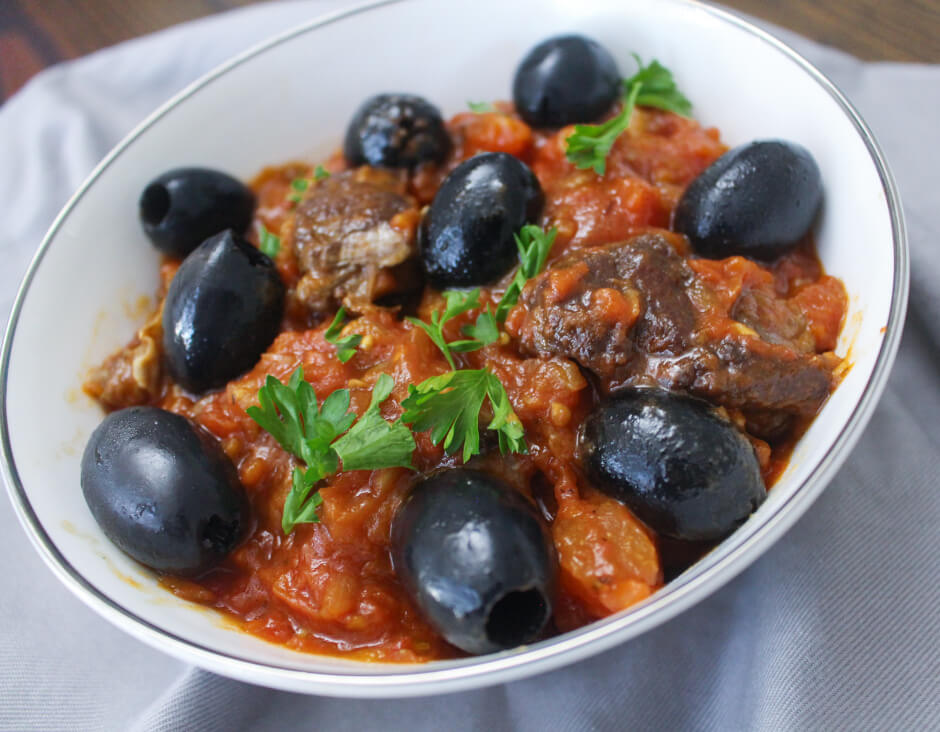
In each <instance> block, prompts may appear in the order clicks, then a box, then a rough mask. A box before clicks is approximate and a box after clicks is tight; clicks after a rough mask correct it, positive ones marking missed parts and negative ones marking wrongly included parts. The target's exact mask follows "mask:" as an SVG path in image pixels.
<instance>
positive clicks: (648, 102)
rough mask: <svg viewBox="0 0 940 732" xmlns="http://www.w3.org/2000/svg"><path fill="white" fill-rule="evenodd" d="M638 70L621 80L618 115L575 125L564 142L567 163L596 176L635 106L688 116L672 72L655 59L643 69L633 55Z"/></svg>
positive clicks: (688, 107) (688, 106) (687, 104)
mask: <svg viewBox="0 0 940 732" xmlns="http://www.w3.org/2000/svg"><path fill="white" fill-rule="evenodd" d="M633 58H634V59H636V62H637V65H638V66H639V67H640V68H639V70H638V71H637V72H636V73H635V74H634V75H633V76H631V77H630V78H629V79H624V80H623V82H622V84H623V108H622V109H621V110H620V114H618V115H617V116H616V117H613V118H612V119H609V120H607V121H606V122H604V123H602V124H599V125H575V126H574V132H573V133H572V134H571V135H570V136H569V137H568V138H567V139H566V140H565V142H566V143H567V150H566V152H565V154H566V156H567V157H568V160H570V161H571V162H572V163H574V165H575V166H576V167H578V168H580V169H582V170H587V169H588V168H593V169H594V172H595V173H597V174H598V175H603V174H604V171H605V170H606V169H607V155H608V153H610V149H611V147H613V144H614V141H616V139H617V138H618V137H619V136H620V135H621V134H622V133H623V132H624V131H625V130H626V129H627V128H628V127H629V126H630V117H631V116H632V115H633V108H634V106H636V105H637V104H638V105H640V106H641V107H657V108H658V109H665V110H667V111H670V112H675V113H676V114H681V115H683V116H686V117H687V116H688V115H689V113H690V112H691V111H692V104H691V102H689V100H688V99H686V97H685V96H684V95H683V94H682V92H680V91H679V89H678V87H677V86H676V81H675V79H674V78H673V76H672V72H671V71H669V69H667V68H666V67H665V66H663V65H662V64H660V63H659V61H656V60H655V59H654V60H653V61H652V62H650V65H649V66H643V62H642V61H641V60H640V57H639V56H637V55H636V54H633Z"/></svg>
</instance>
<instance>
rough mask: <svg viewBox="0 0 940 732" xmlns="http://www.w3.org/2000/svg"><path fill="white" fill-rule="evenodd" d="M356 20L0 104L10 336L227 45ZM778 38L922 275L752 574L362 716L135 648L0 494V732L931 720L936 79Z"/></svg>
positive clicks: (112, 63) (129, 51) (938, 570)
mask: <svg viewBox="0 0 940 732" xmlns="http://www.w3.org/2000/svg"><path fill="white" fill-rule="evenodd" d="M346 6H347V3H344V2H341V1H336V0H330V1H324V0H308V1H306V2H283V3H265V4H262V5H258V6H253V7H251V8H249V9H246V10H242V11H237V12H232V13H227V14H224V15H221V16H215V17H212V18H210V19H206V20H202V21H198V22H195V23H190V24H187V25H184V26H179V27H176V28H172V29H170V30H167V31H164V32H161V33H157V34H155V35H152V36H148V37H146V38H142V39H138V40H135V41H132V42H129V43H125V44H121V45H120V46H116V47H114V48H111V49H107V50H105V51H101V52H99V53H96V54H94V55H92V56H89V57H87V58H84V59H81V60H79V61H76V62H73V63H69V64H63V65H60V66H57V67H54V68H52V69H49V70H47V71H46V72H44V73H42V74H40V75H39V76H38V77H36V78H35V79H34V80H33V81H31V82H30V83H29V84H28V85H27V86H26V88H24V89H23V90H22V91H21V92H20V93H19V94H17V95H16V96H14V97H13V98H12V99H11V100H9V101H8V102H7V103H6V104H5V105H4V106H3V107H2V108H0V160H2V161H3V169H4V171H5V175H4V176H3V177H2V178H0V221H2V222H3V224H2V226H0V256H2V258H3V262H4V266H3V267H2V268H0V322H2V323H5V322H6V318H7V316H8V313H9V310H10V305H11V303H12V300H13V298H14V296H15V292H16V288H17V285H18V282H19V279H20V278H21V277H22V274H23V272H24V271H25V269H26V266H27V263H28V261H29V259H30V257H31V256H32V255H33V253H34V252H35V250H36V247H37V246H38V244H39V242H40V241H41V239H42V236H43V234H44V232H45V231H46V229H47V228H48V226H49V225H50V223H51V222H52V219H53V217H54V216H55V214H56V212H57V211H58V210H59V209H60V208H61V207H62V205H63V204H64V203H65V201H66V200H67V198H68V196H70V195H71V194H72V192H73V191H74V190H75V189H76V188H77V187H78V186H79V184H80V183H81V182H82V180H83V179H84V178H85V176H86V175H87V174H88V173H89V172H90V170H91V169H92V168H93V166H94V165H95V164H96V163H97V162H98V161H99V160H100V159H101V158H102V157H103V156H104V155H105V154H106V153H107V151H108V150H109V149H110V148H111V147H112V146H113V145H114V144H115V143H117V142H118V140H119V139H120V138H121V137H122V136H123V135H124V134H126V133H127V132H128V131H129V130H130V129H131V128H132V127H133V126H134V125H135V124H136V123H137V122H139V121H140V120H141V119H142V118H143V117H144V116H146V114H148V113H149V112H150V111H152V110H153V109H154V108H155V107H157V106H158V105H159V104H161V103H162V102H164V101H165V100H166V99H168V98H169V97H170V96H171V95H172V94H174V93H175V92H176V91H178V90H179V89H180V88H182V87H183V86H185V85H186V84H187V83H188V82H190V81H192V80H194V79H195V78H197V77H198V76H200V75H201V74H203V73H204V72H205V71H207V70H209V69H210V68H212V67H213V66H215V65H216V64H218V63H219V62H221V61H223V60H225V59H226V58H228V57H230V56H232V55H234V54H235V53H238V52H240V51H242V50H244V49H245V48H247V47H249V46H250V45H252V44H254V43H256V42H258V41H261V40H263V39H264V38H266V37H267V36H270V35H272V34H273V33H276V32H278V31H281V30H284V29H287V28H289V27H290V26H292V25H295V24H297V23H300V22H302V21H304V20H307V19H309V18H311V17H312V16H315V15H318V14H320V13H323V12H329V11H333V10H335V9H337V8H342V7H346ZM774 32H776V33H777V34H778V35H780V36H782V37H783V38H784V40H786V41H787V42H788V43H790V44H791V45H792V46H794V47H795V48H796V49H797V50H798V51H799V52H801V53H802V54H804V55H805V56H806V57H807V58H808V59H809V60H810V61H812V62H813V63H814V64H816V65H817V66H818V67H819V68H820V69H822V71H823V72H824V73H826V74H827V75H828V76H829V77H830V78H831V79H833V81H835V83H836V84H837V85H838V86H839V87H840V88H841V89H842V90H843V91H844V92H845V93H846V94H847V96H848V97H849V98H850V99H851V100H852V101H853V102H854V103H855V104H856V105H857V107H858V108H859V110H860V111H861V113H862V115H863V116H864V117H865V118H866V120H867V121H868V122H869V124H870V125H871V126H872V128H873V129H874V131H875V134H876V136H877V137H878V139H879V141H880V142H881V144H882V146H883V148H884V150H885V152H886V154H887V158H888V160H889V162H890V164H891V165H892V167H893V169H894V173H895V175H896V177H897V180H898V183H899V186H900V189H901V194H902V197H903V201H904V209H905V214H906V217H907V223H908V227H909V234H910V244H911V250H912V251H911V255H912V283H911V303H910V310H909V316H908V320H907V326H906V333H905V336H904V340H903V342H902V346H901V351H900V355H899V357H898V362H897V365H896V367H895V370H894V373H893V375H892V378H891V380H890V383H889V385H888V388H887V391H886V393H885V396H884V398H883V400H882V402H881V404H880V405H879V407H878V409H877V411H876V413H875V415H874V417H873V419H872V421H871V424H870V426H869V427H868V429H867V431H866V433H865V434H864V436H863V437H862V439H861V441H860V442H859V444H858V446H857V447H856V449H855V451H854V453H853V454H852V455H851V456H850V458H849V460H848V461H847V463H846V465H845V467H844V468H843V469H842V470H841V472H840V473H839V474H838V476H837V477H836V479H835V480H834V481H833V483H832V484H831V485H830V486H829V488H828V489H827V490H826V492H825V493H824V494H823V496H822V497H821V498H820V499H819V501H818V502H817V503H816V504H815V505H814V506H813V508H812V509H811V510H810V511H809V512H808V513H807V515H805V516H804V517H803V518H802V519H801V520H800V521H799V522H798V523H797V524H796V526H795V527H794V528H793V529H791V530H790V532H789V533H788V534H786V536H784V537H783V538H782V539H781V540H780V541H779V542H778V543H777V544H776V545H775V546H774V547H773V548H772V549H770V550H769V551H768V552H767V553H766V554H765V555H764V556H763V557H762V558H761V559H759V560H758V561H757V562H756V563H755V564H754V565H752V566H751V567H750V568H749V569H748V570H747V571H745V572H744V573H743V574H742V575H740V576H739V577H738V578H737V579H735V580H734V581H732V582H731V583H729V584H728V585H727V586H725V587H724V588H722V589H721V590H720V591H718V592H717V593H715V594H714V595H713V596H711V597H710V598H708V599H707V600H705V601H704V602H702V603H700V604H698V605H697V606H695V607H694V608H692V609H691V610H688V611H686V612H685V613H683V614H682V615H680V616H678V617H677V618H675V619H673V620H672V621H670V622H668V623H666V624H665V625H663V626H661V627H659V628H656V629H655V630H653V631H651V632H648V633H646V634H645V635H643V636H641V637H639V638H637V639H635V640H633V641H631V642H629V643H626V644H624V645H622V646H620V647H618V648H615V649H614V650H611V651H608V652H607V653H605V654H602V655H600V656H598V657H595V658H592V659H589V660H586V661H583V662H581V663H578V664H575V665H573V666H570V667H567V668H564V669H561V670H558V671H555V672H552V673H548V674H544V675H542V676H538V677H535V678H531V679H527V680H524V681H519V682H515V683H511V684H507V685H503V686H496V687H491V688H486V689H481V690H477V691H472V692H466V693H460V694H452V695H448V696H443V697H427V698H418V699H406V700H394V701H381V700H380V701H352V700H344V699H331V698H324V697H314V696H303V695H298V694H290V693H286V692H278V691H272V690H269V689H264V688H261V687H255V686H251V685H249V684H244V683H240V682H236V681H231V680H228V679H225V678H222V677H219V676H215V675H213V674H210V673H207V672H204V671H200V670H198V669H194V668H190V667H187V666H185V665H184V664H182V663H180V662H178V661H176V660H174V659H172V658H171V657H169V656H166V655H163V654H161V653H160V652H158V651H155V650H153V649H151V648H149V647H146V646H144V645H142V644H140V643H139V642H137V641H136V640H134V639H132V638H131V637H129V636H127V635H125V634H124V633H122V632H120V631H118V630H116V629H115V628H113V627H112V626H110V625H109V624H108V623H107V622H106V621H105V620H103V619H101V618H99V617H98V616H97V615H95V614H94V613H93V612H92V611H90V610H89V609H87V608H86V607H84V606H83V605H82V604H81V603H80V602H79V601H78V600H77V599H76V598H74V597H73V596H71V595H70V594H69V592H68V591H67V590H66V589H65V588H64V587H63V586H61V585H60V584H59V583H58V582H57V581H56V579H55V578H54V577H53V575H52V574H51V572H49V570H48V569H47V568H45V567H44V566H43V565H42V562H41V560H40V559H39V557H38V555H37V554H36V552H35V551H34V550H33V549H32V547H31V546H30V545H29V540H28V539H27V537H26V534H25V532H24V531H22V529H21V528H20V527H19V526H18V525H17V521H16V519H15V517H14V515H13V511H12V508H11V506H10V504H9V501H6V500H0V575H2V577H3V578H4V590H3V593H2V596H0V729H3V730H49V729H70V730H85V729H89V730H91V729H109V730H110V729H129V728H134V729H140V730H171V729H187V730H189V729H192V730H226V731H228V732H230V731H232V730H239V729H246V730H247V729H252V730H277V731H278V732H281V731H283V730H286V729H295V728H297V729H300V728H303V729H307V728H318V729H326V730H331V731H333V732H338V731H339V730H347V729H348V730H363V729H382V730H386V731H387V732H391V731H392V730H399V729H400V730H408V731H409V732H417V731H418V730H425V729H426V730H441V729H447V730H474V729H488V730H499V729H518V730H533V731H534V730H539V731H540V730H548V729H551V730H569V729H570V730H584V729H592V730H620V729H670V730H674V729H696V730H699V729H700V730H731V729H768V730H769V729H773V730H790V729H792V730H807V729H842V728H850V729H927V728H934V729H936V728H940V632H938V627H940V584H938V582H937V579H938V577H940V531H938V526H940V491H938V490H937V476H938V475H940V444H938V443H940V418H938V415H940V388H938V386H940V378H938V376H940V374H938V372H940V295H938V292H940V290H938V289H937V287H936V285H935V283H936V282H938V281H940V248H938V246H937V241H938V240H940V222H938V218H937V211H938V210H940V194H938V191H940V188H938V186H937V182H936V171H937V170H938V169H940V139H938V138H940V135H938V129H940V66H918V65H911V64H887V63H879V64H874V63H862V62H860V61H858V60H856V59H854V58H852V57H850V56H848V55H846V54H844V53H840V52H837V51H834V50H832V49H828V48H824V47H821V46H819V45H817V44H814V43H811V42H809V41H807V40H805V39H802V38H799V37H797V36H794V35H792V34H789V33H785V32H782V31H776V30H775V31H774ZM859 254H860V256H863V255H864V253H863V252H860V253H859Z"/></svg>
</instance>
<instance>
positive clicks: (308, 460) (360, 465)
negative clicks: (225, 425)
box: [246, 368, 415, 534]
mask: <svg viewBox="0 0 940 732" xmlns="http://www.w3.org/2000/svg"><path fill="white" fill-rule="evenodd" d="M393 387H394V381H393V380H392V377H391V376H389V375H388V374H382V375H381V376H379V378H378V381H376V384H375V386H374V387H373V389H372V400H371V403H370V404H369V408H368V409H366V411H365V412H364V413H363V414H362V416H361V417H359V418H358V419H357V417H356V414H355V413H354V412H349V411H348V410H349V403H350V395H349V390H348V389H337V390H336V391H334V392H333V393H332V394H330V395H329V396H328V397H327V398H326V399H324V400H323V404H322V406H321V405H318V404H317V395H316V392H315V391H314V389H313V386H311V385H310V383H308V382H307V381H305V380H304V377H303V369H301V368H298V369H297V370H296V371H294V373H293V374H292V375H291V377H290V380H289V381H288V382H287V384H284V383H282V382H281V381H280V380H278V379H276V378H275V377H274V376H270V375H269V376H268V377H267V379H266V381H265V384H264V386H262V387H261V388H260V389H259V390H258V402H259V404H260V406H258V407H248V409H247V410H246V411H247V412H248V416H249V417H251V418H252V419H253V420H254V421H255V422H257V423H258V425H259V426H261V428H262V429H264V430H265V431H266V432H268V433H269V434H270V435H271V436H272V437H273V438H274V439H275V440H277V443H278V444H279V445H280V446H281V447H282V448H284V449H285V450H286V451H287V452H289V453H290V454H291V455H294V456H295V457H297V458H299V459H300V460H302V461H303V462H304V463H305V466H306V467H305V468H304V469H302V468H300V467H296V468H294V471H293V475H292V485H291V491H290V493H289V494H288V496H287V500H286V501H285V502H284V513H283V516H282V518H281V528H282V529H283V530H284V533H285V534H289V533H291V531H293V530H294V527H295V526H296V525H297V524H300V523H316V522H317V521H319V520H320V519H319V516H318V515H317V509H318V508H319V507H320V506H321V505H322V504H323V498H322V497H321V496H320V493H319V491H317V490H315V489H316V486H317V484H318V483H319V482H320V481H321V480H323V479H324V478H328V477H329V476H331V475H333V474H335V473H336V472H338V471H339V469H340V463H342V467H343V469H344V470H379V469H381V468H394V467H404V468H411V467H412V464H411V456H412V453H413V452H414V449H415V441H414V436H413V435H412V434H411V430H409V429H408V427H406V426H405V425H404V424H403V423H402V421H401V419H398V420H396V421H395V422H388V421H387V420H385V418H384V417H382V414H381V412H380V411H379V406H380V405H381V404H382V402H384V401H385V400H386V399H387V398H388V397H389V396H390V395H391V393H392V388H393Z"/></svg>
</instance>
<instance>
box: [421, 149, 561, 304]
mask: <svg viewBox="0 0 940 732" xmlns="http://www.w3.org/2000/svg"><path fill="white" fill-rule="evenodd" d="M544 201H545V196H544V195H543V194H542V187H541V186H540V185H539V181H538V178H536V177H535V174H534V173H533V172H532V171H531V170H530V169H529V166H527V165H526V164H525V163H523V162H521V161H520V160H518V159H517V158H514V157H513V156H512V155H507V154H506V153H481V154H480V155H476V156H474V157H472V158H470V159H469V160H465V161H464V162H462V163H461V164H460V165H458V166H457V167H456V168H454V169H453V170H452V171H451V173H450V175H448V176H447V177H446V178H445V179H444V182H443V183H441V187H440V188H439V189H438V191H437V195H435V196H434V200H433V201H432V202H431V206H430V208H429V209H428V212H427V214H426V215H425V217H424V219H423V220H422V222H421V226H420V228H419V230H418V246H419V248H420V250H421V263H422V265H423V267H424V271H425V273H426V274H427V277H428V280H429V281H430V283H431V284H432V285H433V286H434V287H437V288H438V289H441V290H443V289H446V288H448V287H472V286H475V285H483V284H486V283H488V282H492V281H494V280H496V279H499V277H500V276H502V275H504V274H505V273H506V272H507V271H508V270H509V269H510V268H512V266H513V264H515V263H516V262H517V261H518V254H517V248H516V243H515V240H514V239H513V234H515V233H516V232H518V231H519V229H520V228H521V227H522V225H523V224H525V223H526V222H531V221H534V220H535V219H536V218H537V217H538V215H539V214H540V213H541V211H542V204H543V203H544Z"/></svg>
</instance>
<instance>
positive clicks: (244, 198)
mask: <svg viewBox="0 0 940 732" xmlns="http://www.w3.org/2000/svg"><path fill="white" fill-rule="evenodd" d="M254 209H255V196H254V194H253V193H252V192H251V189H249V188H248V186H246V185H245V184H244V183H242V182H241V181H239V180H236V179H235V178H232V177H231V176H230V175H226V174H225V173H222V172H220V171H218V170H210V169H209V168H177V169H175V170H169V171H167V172H166V173H164V174H163V175H161V176H158V177H157V178H154V179H153V180H152V181H151V182H150V183H149V184H148V185H147V187H146V188H144V190H143V193H141V195H140V205H139V213H140V222H141V224H142V225H143V227H144V233H145V234H146V235H147V236H148V237H149V238H150V241H152V242H153V244H154V246H155V247H157V249H159V250H160V251H162V252H163V253H164V254H169V255H170V256H171V257H177V258H179V259H182V258H183V257H185V256H186V255H187V254H189V253H190V252H191V251H193V249H195V248H196V247H198V246H199V245H200V244H201V243H202V242H203V241H205V240H206V239H208V238H209V237H210V236H212V235H213V234H218V233H219V232H220V231H224V230H225V229H233V230H234V231H235V232H236V233H239V234H242V233H244V232H245V230H246V229H247V228H248V225H249V224H250V223H251V216H252V214H253V212H254Z"/></svg>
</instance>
